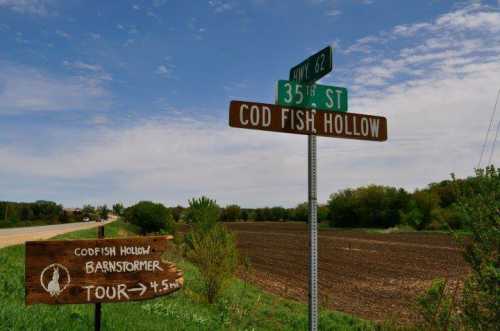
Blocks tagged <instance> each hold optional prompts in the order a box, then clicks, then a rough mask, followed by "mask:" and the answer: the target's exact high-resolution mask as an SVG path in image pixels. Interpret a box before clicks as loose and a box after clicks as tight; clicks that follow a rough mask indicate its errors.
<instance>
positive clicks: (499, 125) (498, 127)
mask: <svg viewBox="0 0 500 331" xmlns="http://www.w3.org/2000/svg"><path fill="white" fill-rule="evenodd" d="M498 131H500V120H498V124H497V130H496V133H495V139H493V145H491V151H490V159H489V160H488V165H491V158H492V157H493V151H494V150H495V143H496V142H497V138H498Z"/></svg>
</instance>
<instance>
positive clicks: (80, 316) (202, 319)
mask: <svg viewBox="0 0 500 331" xmlns="http://www.w3.org/2000/svg"><path fill="white" fill-rule="evenodd" d="M105 229H106V230H105V233H106V237H114V236H118V235H120V234H128V235H134V233H133V232H132V231H133V229H134V227H133V226H131V225H130V224H128V223H123V222H121V221H117V222H113V223H110V224H106V225H105ZM95 237H96V229H88V230H82V231H77V232H72V233H69V234H65V235H62V236H60V238H61V239H88V238H95ZM169 260H170V258H169ZM172 261H173V262H175V263H176V264H177V266H178V267H179V268H181V269H182V270H183V271H184V277H185V283H184V288H183V289H181V290H179V291H178V292H175V293H174V294H171V295H168V296H164V297H160V298H157V299H154V300H147V301H134V302H124V303H120V304H104V305H102V310H103V318H102V329H104V330H116V331H119V330H151V331H160V330H179V331H212V330H306V329H307V306H306V305H304V304H301V303H298V302H292V301H288V300H285V299H282V298H280V297H277V296H274V295H272V294H268V293H266V292H263V291H261V290H259V289H257V288H256V287H254V286H251V285H250V284H247V283H244V282H242V281H240V280H237V279H233V280H232V281H231V282H229V283H228V284H227V287H226V290H225V291H224V296H223V297H222V298H221V300H219V304H215V305H208V304H206V303H204V302H200V301H199V300H198V299H197V297H196V296H195V290H196V289H197V287H198V286H201V285H202V284H203V281H202V278H201V274H200V272H199V271H198V270H197V268H195V267H194V266H193V265H192V264H191V263H189V262H187V261H185V260H182V259H178V260H177V259H175V260H172ZM23 275H24V246H23V245H18V246H12V247H7V248H4V249H0V330H32V331H42V330H53V331H63V330H64V331H65V330H72V331H73V330H74V331H80V330H81V331H84V330H85V331H86V330H92V329H93V325H94V324H93V323H94V307H93V305H58V306H55V305H33V306H26V305H25V303H24V276H23ZM319 324H320V330H367V331H368V330H374V327H373V325H372V324H371V323H370V322H365V321H362V320H360V319H357V318H354V317H351V316H349V315H346V314H342V313H338V312H332V311H321V312H320V319H319Z"/></svg>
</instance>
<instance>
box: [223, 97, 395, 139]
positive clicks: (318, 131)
mask: <svg viewBox="0 0 500 331" xmlns="http://www.w3.org/2000/svg"><path fill="white" fill-rule="evenodd" d="M229 126H232V127H235V128H244V129H254V130H265V131H276V132H286V133H297V134H307V135H310V134H314V135H318V136H324V137H334V138H347V139H360V140H372V141H385V140H387V120H386V118H385V117H381V116H372V115H365V114H356V113H340V112H332V111H328V112H326V111H316V110H314V109H309V108H292V107H282V106H279V105H272V104H265V103H256V102H247V101H231V104H230V105H229Z"/></svg>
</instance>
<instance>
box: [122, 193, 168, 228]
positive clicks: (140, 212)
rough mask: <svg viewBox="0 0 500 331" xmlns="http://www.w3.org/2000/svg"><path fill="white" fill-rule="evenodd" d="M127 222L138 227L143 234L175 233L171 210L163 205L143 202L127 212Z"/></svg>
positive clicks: (125, 215)
mask: <svg viewBox="0 0 500 331" xmlns="http://www.w3.org/2000/svg"><path fill="white" fill-rule="evenodd" d="M124 218H125V221H126V222H129V223H132V224H135V225H137V226H138V227H139V228H140V229H141V233H142V234H146V233H149V232H160V231H162V230H163V231H166V232H169V233H173V232H174V221H173V218H172V214H171V213H170V210H168V209H167V208H166V207H165V206H164V205H162V204H161V203H153V202H151V201H141V202H139V203H137V204H135V205H133V206H131V207H128V208H127V209H126V210H125V213H124Z"/></svg>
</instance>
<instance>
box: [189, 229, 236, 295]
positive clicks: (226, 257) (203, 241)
mask: <svg viewBox="0 0 500 331" xmlns="http://www.w3.org/2000/svg"><path fill="white" fill-rule="evenodd" d="M191 245H192V247H191V248H190V249H189V250H188V252H187V257H188V258H189V259H190V260H191V261H192V262H193V263H194V264H195V265H196V266H197V267H198V269H199V270H200V273H201V276H202V279H203V283H204V294H205V296H206V298H207V301H208V302H209V303H214V302H215V301H216V299H217V298H218V296H219V294H220V292H221V289H222V288H223V286H224V284H225V283H226V281H227V280H229V279H230V278H231V277H232V276H233V274H234V272H235V271H236V267H237V263H238V254H237V250H236V244H235V240H234V237H233V235H232V234H231V233H230V232H229V231H228V230H227V229H225V228H224V227H223V226H221V225H219V224H216V225H214V226H213V227H212V228H211V229H210V230H208V231H207V232H202V231H194V232H193V233H192V237H191Z"/></svg>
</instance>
